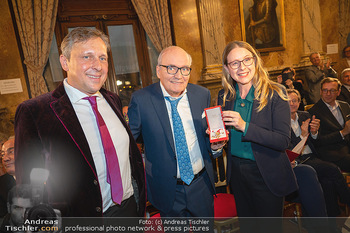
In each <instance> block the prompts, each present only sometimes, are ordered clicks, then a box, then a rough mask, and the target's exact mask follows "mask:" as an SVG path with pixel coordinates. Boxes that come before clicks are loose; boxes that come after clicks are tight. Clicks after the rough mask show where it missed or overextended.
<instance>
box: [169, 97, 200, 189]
mask: <svg viewBox="0 0 350 233" xmlns="http://www.w3.org/2000/svg"><path fill="white" fill-rule="evenodd" d="M165 98H166V99H167V100H168V101H169V102H170V105H171V118H172V120H173V131H174V137H175V147H176V154H177V162H178V164H179V170H180V177H181V180H183V182H185V183H186V184H188V185H189V184H190V183H191V181H192V180H193V178H194V175H193V170H192V164H191V160H190V154H189V153H188V147H187V142H186V135H185V131H184V127H183V125H182V121H181V118H180V115H179V113H178V111H177V104H178V103H179V101H180V99H181V98H178V99H176V100H171V99H170V98H169V97H165Z"/></svg>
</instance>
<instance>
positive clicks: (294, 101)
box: [289, 99, 299, 104]
mask: <svg viewBox="0 0 350 233" xmlns="http://www.w3.org/2000/svg"><path fill="white" fill-rule="evenodd" d="M289 103H293V104H296V103H299V100H298V99H291V100H289Z"/></svg>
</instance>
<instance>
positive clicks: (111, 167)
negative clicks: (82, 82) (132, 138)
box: [84, 96, 123, 204]
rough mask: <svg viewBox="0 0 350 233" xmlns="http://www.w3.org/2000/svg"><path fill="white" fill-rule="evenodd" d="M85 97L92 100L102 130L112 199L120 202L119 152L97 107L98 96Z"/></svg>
mask: <svg viewBox="0 0 350 233" xmlns="http://www.w3.org/2000/svg"><path fill="white" fill-rule="evenodd" d="M84 99H86V100H88V101H89V102H90V104H91V107H92V110H93V112H94V114H95V117H96V121H97V125H98V128H99V131H100V136H101V140H102V144H103V150H104V152H105V157H106V163H107V182H108V183H109V184H110V185H111V192H112V200H113V201H114V202H116V203H118V204H120V203H121V202H122V199H123V184H122V179H121V175H120V170H119V162H118V156H117V152H116V151H115V148H114V145H113V141H112V138H111V135H110V134H109V131H108V129H107V126H106V123H105V122H104V120H103V118H102V116H101V114H100V112H99V111H98V109H97V102H96V96H90V97H85V98H84Z"/></svg>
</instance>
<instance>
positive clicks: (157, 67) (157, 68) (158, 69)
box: [156, 65, 160, 78]
mask: <svg viewBox="0 0 350 233" xmlns="http://www.w3.org/2000/svg"><path fill="white" fill-rule="evenodd" d="M159 72H160V66H158V65H157V66H156V73H157V77H158V78H159Z"/></svg>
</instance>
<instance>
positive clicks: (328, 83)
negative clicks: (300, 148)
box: [309, 78, 350, 172]
mask: <svg viewBox="0 0 350 233" xmlns="http://www.w3.org/2000/svg"><path fill="white" fill-rule="evenodd" d="M340 87H341V83H340V81H339V80H338V79H336V78H325V79H324V80H322V83H321V90H320V93H321V99H320V100H319V101H318V102H317V103H316V104H315V105H314V106H313V107H312V108H310V109H309V113H310V114H311V115H315V116H316V118H317V119H320V128H319V135H318V137H317V139H316V140H315V142H314V145H315V147H316V150H317V152H318V156H319V158H320V159H322V160H325V161H329V162H332V163H334V164H336V165H337V166H338V167H340V169H341V170H343V171H347V172H349V171H350V152H349V143H350V135H349V133H350V120H349V119H350V106H349V104H348V103H346V102H343V101H341V100H336V98H337V97H338V96H339V94H340Z"/></svg>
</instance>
